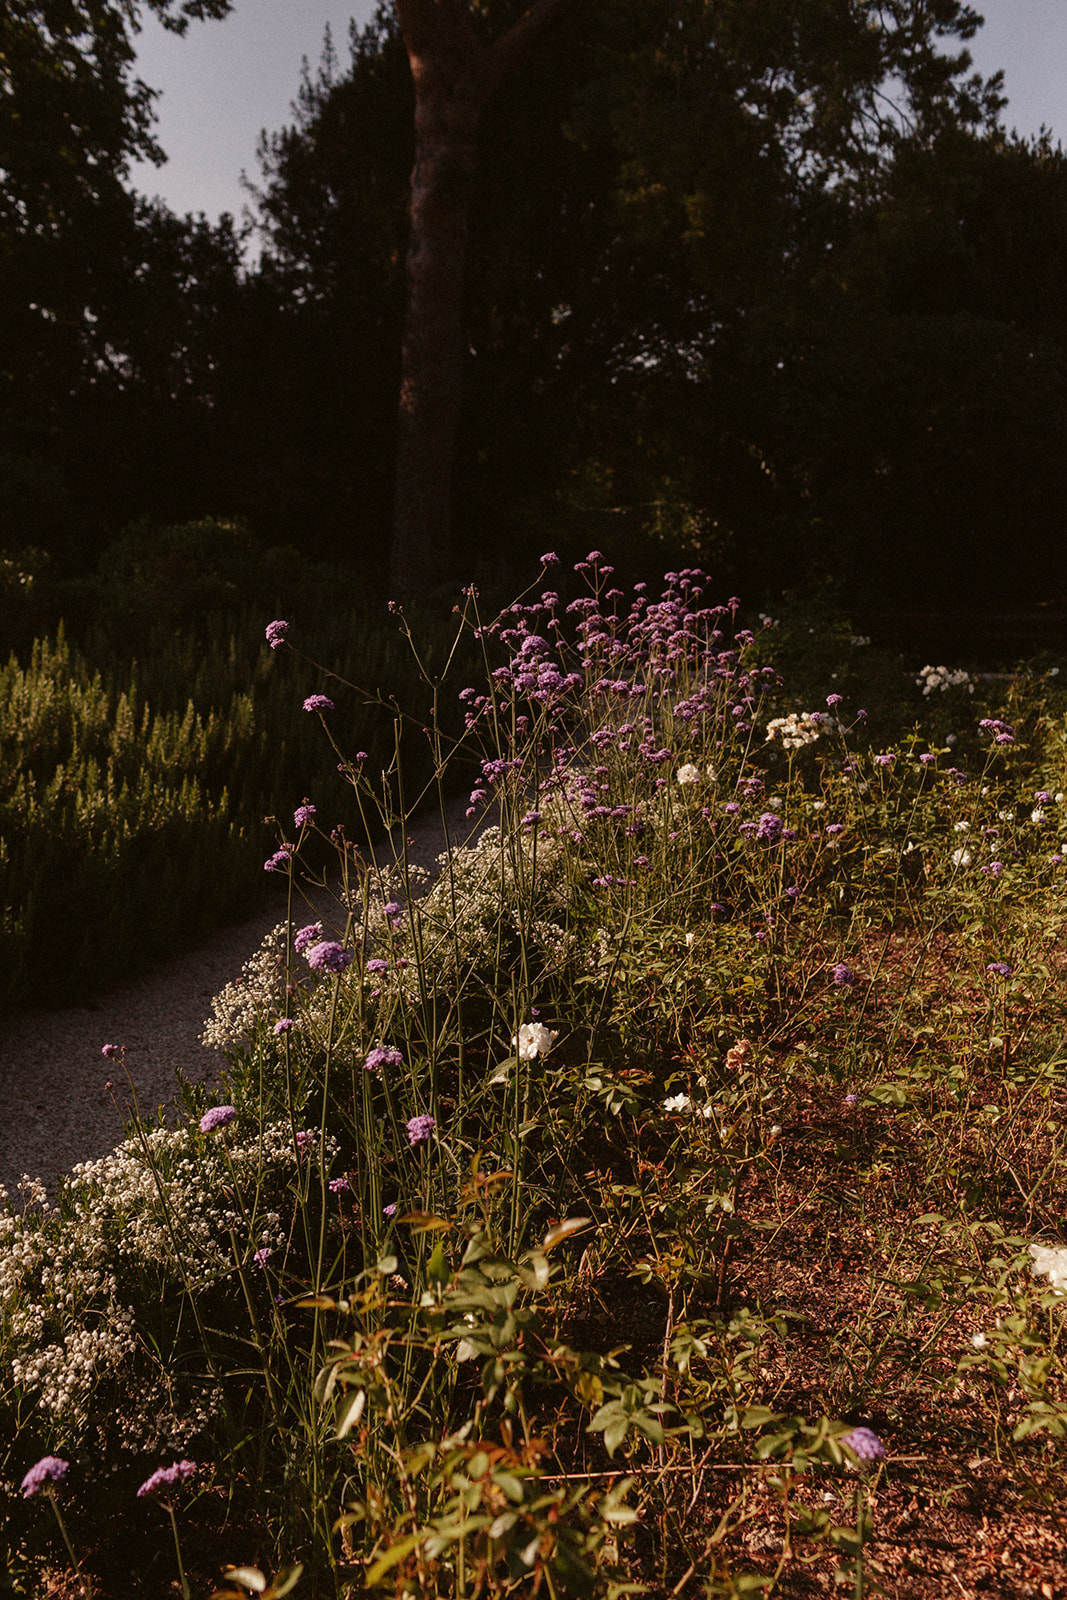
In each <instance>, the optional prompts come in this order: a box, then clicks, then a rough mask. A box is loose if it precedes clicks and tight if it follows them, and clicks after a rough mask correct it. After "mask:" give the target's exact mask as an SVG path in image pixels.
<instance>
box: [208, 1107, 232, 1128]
mask: <svg viewBox="0 0 1067 1600" xmlns="http://www.w3.org/2000/svg"><path fill="white" fill-rule="evenodd" d="M236 1115H237V1111H236V1108H235V1107H234V1106H212V1107H211V1108H210V1110H208V1111H205V1112H204V1115H203V1116H202V1117H201V1118H200V1132H201V1133H214V1131H215V1129H216V1128H224V1127H225V1126H226V1124H227V1123H228V1122H232V1121H233V1119H234V1117H235V1116H236Z"/></svg>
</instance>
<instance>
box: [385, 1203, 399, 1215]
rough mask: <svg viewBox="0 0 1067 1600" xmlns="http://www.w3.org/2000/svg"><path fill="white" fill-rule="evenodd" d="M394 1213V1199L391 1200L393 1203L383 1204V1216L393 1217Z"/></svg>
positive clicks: (395, 1210)
mask: <svg viewBox="0 0 1067 1600" xmlns="http://www.w3.org/2000/svg"><path fill="white" fill-rule="evenodd" d="M396 1213H397V1205H396V1201H395V1200H394V1201H393V1204H392V1205H391V1206H383V1207H382V1216H383V1217H395V1216H396Z"/></svg>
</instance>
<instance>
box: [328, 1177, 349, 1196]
mask: <svg viewBox="0 0 1067 1600" xmlns="http://www.w3.org/2000/svg"><path fill="white" fill-rule="evenodd" d="M351 1190H352V1185H351V1184H350V1183H349V1181H348V1179H347V1178H331V1179H330V1193H331V1194H350V1193H351Z"/></svg>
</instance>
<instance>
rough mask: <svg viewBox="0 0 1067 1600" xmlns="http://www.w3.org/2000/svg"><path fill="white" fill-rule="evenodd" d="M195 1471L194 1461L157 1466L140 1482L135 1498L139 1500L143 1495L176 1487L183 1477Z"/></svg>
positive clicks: (190, 1475)
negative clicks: (148, 1476)
mask: <svg viewBox="0 0 1067 1600" xmlns="http://www.w3.org/2000/svg"><path fill="white" fill-rule="evenodd" d="M195 1471H196V1462H195V1461H175V1462H174V1464H173V1466H170V1467H159V1468H157V1470H156V1471H155V1472H153V1474H152V1476H151V1477H150V1478H146V1479H145V1481H144V1482H143V1483H142V1485H141V1487H140V1488H139V1489H138V1491H137V1498H138V1500H141V1499H143V1498H144V1496H145V1495H149V1494H159V1493H160V1492H161V1491H162V1490H165V1489H176V1488H177V1487H178V1485H179V1483H182V1482H183V1481H184V1479H186V1478H191V1477H192V1475H193V1473H194V1472H195Z"/></svg>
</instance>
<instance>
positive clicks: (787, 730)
mask: <svg viewBox="0 0 1067 1600" xmlns="http://www.w3.org/2000/svg"><path fill="white" fill-rule="evenodd" d="M828 721H829V719H828V718H822V717H817V716H816V714H815V713H814V712H811V711H801V712H796V711H791V712H790V713H789V715H788V716H787V717H774V718H773V719H772V720H771V721H770V722H768V724H767V737H768V739H780V740H781V744H782V748H783V750H802V749H803V748H804V746H805V745H806V744H814V743H815V741H816V739H817V738H818V737H819V735H820V733H821V732H822V731H823V727H824V726H825V725H826V723H827V722H828Z"/></svg>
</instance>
